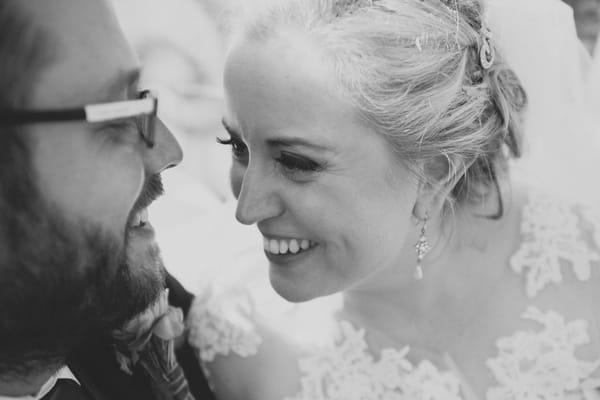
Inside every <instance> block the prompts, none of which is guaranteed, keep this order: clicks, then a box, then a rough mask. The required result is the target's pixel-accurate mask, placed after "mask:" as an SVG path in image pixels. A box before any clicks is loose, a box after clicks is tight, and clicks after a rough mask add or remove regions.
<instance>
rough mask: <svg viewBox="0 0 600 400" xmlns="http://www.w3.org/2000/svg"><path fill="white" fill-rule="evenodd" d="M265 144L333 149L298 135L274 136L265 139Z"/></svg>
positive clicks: (321, 149) (324, 149)
mask: <svg viewBox="0 0 600 400" xmlns="http://www.w3.org/2000/svg"><path fill="white" fill-rule="evenodd" d="M267 144H268V145H269V146H273V147H275V146H279V147H292V146H302V147H306V148H310V149H314V150H319V151H329V152H331V151H333V150H332V149H331V148H329V147H328V146H326V145H324V144H320V143H315V142H312V141H310V140H307V139H304V138H300V137H276V138H271V139H268V140H267Z"/></svg>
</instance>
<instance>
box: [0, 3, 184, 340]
mask: <svg viewBox="0 0 600 400" xmlns="http://www.w3.org/2000/svg"><path fill="white" fill-rule="evenodd" d="M18 4H19V6H20V7H22V9H23V11H24V12H25V14H26V15H27V16H29V17H31V18H32V20H33V21H34V23H35V24H37V26H39V27H40V28H41V29H43V30H45V31H46V32H47V33H48V34H49V35H51V37H53V38H54V39H56V54H55V56H54V59H53V61H52V62H50V64H49V65H47V66H44V67H43V70H42V71H41V73H40V79H39V81H36V84H35V90H34V93H33V94H32V96H31V102H30V104H28V108H31V109H63V108H72V107H80V106H82V105H85V104H91V103H101V102H112V101H123V100H127V99H134V98H136V97H137V91H138V90H139V88H138V87H137V75H138V69H139V65H138V62H137V59H136V57H135V55H134V53H133V51H132V49H131V48H130V46H129V45H128V43H127V42H126V40H125V38H124V37H123V36H122V34H121V31H120V28H119V26H118V24H117V21H116V19H115V17H114V15H113V12H112V9H111V8H110V6H109V3H108V2H107V1H104V0H103V1H99V0H19V2H18ZM28 135H29V136H30V137H29V138H30V141H29V143H30V150H31V158H32V159H31V163H32V175H33V180H34V182H35V186H36V187H35V190H36V191H37V194H39V196H38V197H39V198H40V199H41V201H40V202H39V203H33V202H32V204H35V206H32V207H29V208H37V209H30V210H28V214H29V217H27V218H29V220H27V219H25V220H24V221H28V222H27V225H29V226H27V227H26V228H27V230H28V231H30V232H29V233H30V235H29V236H26V237H23V238H22V239H23V240H22V242H23V241H25V244H21V245H20V247H21V248H25V253H26V254H21V255H19V254H16V256H18V257H19V258H20V260H21V261H22V262H23V265H22V267H21V268H20V269H19V270H16V269H13V270H11V269H10V268H11V267H10V265H9V266H7V269H8V272H7V274H8V273H10V276H13V281H12V282H8V281H6V282H1V281H0V288H1V287H4V285H13V286H15V285H16V286H22V287H23V288H24V289H23V290H24V291H26V292H31V293H47V294H48V296H53V295H52V292H54V293H55V295H56V297H54V298H52V299H48V301H49V303H46V304H47V305H48V308H53V309H52V310H39V304H43V300H41V301H39V302H37V303H36V302H32V303H29V302H27V304H25V303H23V304H22V305H21V307H22V309H21V310H20V311H21V312H25V313H30V316H29V317H30V319H35V318H38V319H42V318H44V315H45V314H44V312H45V313H48V312H50V313H60V309H63V310H64V313H65V314H69V313H70V314H71V318H70V319H69V321H67V322H65V323H71V324H73V325H75V324H77V323H78V322H81V323H83V322H82V321H77V318H83V319H88V318H91V319H93V318H96V317H97V318H99V319H100V318H103V317H106V316H105V315H103V314H109V313H110V314H111V317H110V318H108V317H107V318H108V320H110V321H117V320H122V319H124V318H127V317H130V316H131V315H129V314H132V313H134V312H138V311H141V310H140V308H141V307H143V306H144V305H147V304H145V303H147V302H148V301H151V300H152V299H153V298H154V296H155V295H156V294H157V293H158V291H159V290H160V289H161V287H162V284H163V275H164V269H163V266H162V263H161V261H160V257H159V252H158V247H157V245H156V243H155V241H154V232H153V230H152V228H151V225H150V224H149V223H146V224H144V223H141V224H140V216H142V220H144V219H145V218H144V217H143V215H144V212H143V210H144V209H145V208H146V207H147V206H148V205H149V203H151V202H152V200H154V198H156V197H157V196H158V195H159V194H160V192H161V189H162V187H161V185H160V180H159V178H158V174H159V173H160V172H161V171H163V170H164V169H166V168H168V167H171V166H174V165H176V164H178V163H179V162H180V161H181V158H182V153H181V148H180V147H179V144H178V143H177V141H176V140H175V138H174V137H173V136H172V134H171V133H170V131H169V130H168V129H166V127H165V126H164V125H163V124H162V123H161V122H159V121H157V125H156V140H155V141H156V144H155V146H154V148H148V147H147V145H146V144H145V142H144V141H143V140H142V138H141V136H140V133H139V131H138V129H137V127H136V125H135V124H134V123H132V122H131V121H129V122H128V121H117V122H111V123H100V124H87V123H85V122H64V123H62V122H60V123H43V124H38V125H32V126H30V127H29V129H28ZM36 231H37V232H38V233H39V234H38V236H39V237H38V238H35V234H36ZM17 239H18V238H17ZM15 253H16V250H15ZM45 253H48V254H45ZM32 254H35V257H33V256H32V257H31V259H32V260H33V261H31V262H29V263H25V261H23V260H24V259H29V258H30V257H29V256H30V255H32ZM40 260H41V261H40ZM44 260H46V261H47V262H44ZM36 263H39V264H40V265H36ZM36 274H38V275H36ZM6 276H8V275H5V277H6ZM39 277H43V279H37V278H39ZM34 278H35V279H34ZM7 279H8V278H7ZM2 281H4V279H3V280H2ZM34 285H39V287H37V288H32V286H34ZM86 286H88V287H86ZM34 289H35V290H34ZM63 293H70V294H69V296H67V295H64V296H62V297H61V294H63ZM40 296H41V294H40ZM109 297H110V298H109ZM25 301H27V299H25ZM61 302H62V303H64V304H61ZM69 303H75V304H69ZM28 307H29V308H28ZM111 307H112V308H114V309H109V308H111ZM121 308H122V310H121ZM57 310H59V311H57ZM57 315H58V314H57ZM88 322H89V324H90V326H91V325H93V324H94V323H95V322H98V321H87V322H86V323H88ZM28 323H30V322H28ZM49 323H50V324H52V323H53V321H49ZM17 330H18V329H17ZM57 340H58V339H57Z"/></svg>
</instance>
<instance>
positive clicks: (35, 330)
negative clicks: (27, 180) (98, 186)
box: [0, 178, 166, 379]
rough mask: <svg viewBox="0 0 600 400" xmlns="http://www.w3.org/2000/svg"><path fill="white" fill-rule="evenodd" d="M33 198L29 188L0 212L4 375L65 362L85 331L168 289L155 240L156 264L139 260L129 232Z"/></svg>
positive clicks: (101, 327)
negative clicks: (75, 219)
mask: <svg viewBox="0 0 600 400" xmlns="http://www.w3.org/2000/svg"><path fill="white" fill-rule="evenodd" d="M155 179H156V178H155ZM154 184H156V183H154ZM159 184H160V181H159ZM150 186H151V185H148V184H147V185H145V187H146V190H145V191H144V192H147V191H148V189H147V188H148V187H150ZM31 190H33V189H31ZM147 197H148V196H147V195H146V200H143V199H144V195H142V196H140V199H141V201H140V202H148V200H147ZM35 199H41V197H40V196H36V195H34V194H33V193H29V196H26V197H25V198H24V199H23V201H22V202H21V204H20V207H19V209H17V210H12V211H13V212H12V213H10V214H7V213H6V212H4V214H3V215H0V221H1V222H2V227H0V240H1V241H0V245H1V246H3V247H4V249H2V254H0V316H1V317H0V377H2V379H6V377H9V378H10V377H23V376H27V375H29V374H32V373H35V372H38V371H43V370H45V369H47V368H49V367H55V366H59V365H62V364H63V363H64V362H65V360H66V358H67V357H68V356H69V353H70V352H71V351H72V350H73V349H75V348H77V347H78V346H80V345H81V344H82V342H84V340H85V339H86V338H89V337H97V336H98V335H109V334H110V332H111V331H113V330H114V329H117V328H119V327H121V325H122V324H123V323H124V322H126V321H127V320H128V319H130V318H132V317H133V316H135V315H136V314H138V313H140V312H141V311H143V310H144V309H145V308H146V307H148V305H150V304H151V303H152V302H154V301H155V299H156V298H157V297H158V295H159V293H160V292H161V291H162V290H163V288H164V281H165V276H166V272H165V269H164V266H163V264H162V260H161V258H160V254H159V250H158V247H152V248H150V249H148V250H147V252H148V253H149V254H146V257H145V259H147V260H152V263H151V264H153V265H138V264H135V260H130V259H129V257H128V253H127V248H128V234H127V232H125V234H124V239H123V237H115V235H114V234H113V235H111V234H108V233H106V232H104V231H103V230H102V229H100V227H96V226H93V225H91V224H90V223H85V222H82V223H79V224H73V223H69V222H67V218H65V217H64V216H63V215H62V214H61V213H60V212H59V211H58V210H56V209H54V208H53V207H51V206H49V205H47V204H44V202H43V201H38V200H35ZM133 213H134V211H132V214H133Z"/></svg>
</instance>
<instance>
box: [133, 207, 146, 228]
mask: <svg viewBox="0 0 600 400" xmlns="http://www.w3.org/2000/svg"><path fill="white" fill-rule="evenodd" d="M147 223H148V209H147V208H144V209H143V210H140V211H138V212H137V213H136V214H135V215H134V216H133V218H132V219H131V224H130V225H129V227H130V228H134V229H136V228H143V227H145V226H146V224H147Z"/></svg>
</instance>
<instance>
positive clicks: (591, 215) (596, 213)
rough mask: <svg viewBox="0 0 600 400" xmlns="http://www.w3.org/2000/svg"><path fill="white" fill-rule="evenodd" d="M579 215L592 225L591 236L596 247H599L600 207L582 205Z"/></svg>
mask: <svg viewBox="0 0 600 400" xmlns="http://www.w3.org/2000/svg"><path fill="white" fill-rule="evenodd" d="M581 215H582V217H583V219H584V220H586V221H587V222H588V223H590V224H591V225H592V227H593V229H592V230H593V238H594V242H595V245H596V247H597V248H600V209H599V208H593V207H583V208H582V210H581Z"/></svg>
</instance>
